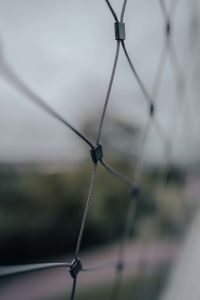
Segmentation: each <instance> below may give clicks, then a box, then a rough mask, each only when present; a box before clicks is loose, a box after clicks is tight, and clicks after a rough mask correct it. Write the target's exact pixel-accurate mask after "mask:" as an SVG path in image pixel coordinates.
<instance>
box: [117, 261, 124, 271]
mask: <svg viewBox="0 0 200 300" xmlns="http://www.w3.org/2000/svg"><path fill="white" fill-rule="evenodd" d="M123 269H124V262H123V261H121V260H120V261H118V263H117V265H116V270H117V272H122V271H123Z"/></svg>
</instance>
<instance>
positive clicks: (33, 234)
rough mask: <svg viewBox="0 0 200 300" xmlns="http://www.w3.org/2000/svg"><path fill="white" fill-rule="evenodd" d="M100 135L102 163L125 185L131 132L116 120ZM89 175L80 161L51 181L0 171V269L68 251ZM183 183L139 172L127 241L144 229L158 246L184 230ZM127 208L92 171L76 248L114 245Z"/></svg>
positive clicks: (104, 176) (134, 135)
mask: <svg viewBox="0 0 200 300" xmlns="http://www.w3.org/2000/svg"><path fill="white" fill-rule="evenodd" d="M93 125H94V121H91V122H89V123H87V124H85V127H84V131H85V132H89V131H90V133H91V135H92V130H93V128H94V126H93ZM106 128H107V129H106V130H104V144H103V146H104V150H105V151H104V154H105V157H106V161H108V162H109V163H110V164H111V165H112V166H113V167H114V168H115V169H117V170H120V172H122V173H124V174H126V175H127V176H130V177H131V174H132V169H133V167H134V160H132V162H131V163H130V159H128V158H130V157H129V154H130V150H131V147H132V146H133V145H136V144H137V143H136V142H137V141H138V137H139V130H138V128H136V127H134V126H131V125H127V124H125V123H123V122H122V121H120V122H119V121H116V120H112V122H111V121H110V123H109V124H107V127H106ZM118 128H121V129H120V131H119V130H118ZM114 130H116V132H114ZM113 139H114V141H115V142H114V143H113ZM127 140H128V141H129V142H128V144H125V141H127ZM130 140H132V142H130ZM120 141H121V143H120ZM111 145H112V146H111ZM131 145H132V146H131ZM112 147H113V148H112ZM117 147H118V148H117ZM112 149H114V150H113V151H110V150H112ZM125 149H127V152H126V151H125ZM122 150H123V151H122ZM109 151H110V152H109ZM121 152H123V153H124V155H123V156H122V155H121ZM113 153H114V154H113ZM91 173H92V164H91V162H88V161H86V160H85V161H83V162H82V163H80V164H79V165H76V166H74V168H73V169H70V168H69V170H68V171H66V172H61V171H58V172H54V173H48V172H44V171H41V170H40V171H39V170H37V169H36V168H34V167H32V168H31V167H30V166H29V167H28V166H27V167H24V168H22V167H20V168H18V167H15V166H14V165H13V166H12V165H10V166H3V165H2V166H0V236H1V239H0V262H1V263H19V262H31V261H40V260H43V259H44V258H48V257H51V256H55V255H63V254H66V253H67V252H70V251H73V250H74V248H75V245H76V240H77V236H78V233H79V228H80V224H81V218H82V215H83V211H84V207H85V202H86V199H87V193H88V187H89V182H90V177H91ZM169 174H170V176H169ZM183 181H184V173H183V172H180V171H179V170H178V169H177V168H175V169H170V173H169V170H164V169H161V168H157V169H155V168H154V169H148V170H145V171H144V172H143V175H142V177H141V182H142V191H143V192H142V193H141V194H140V197H139V201H138V203H137V212H136V221H135V226H134V231H133V233H132V234H133V237H135V238H136V237H137V238H140V237H142V236H144V235H145V233H144V232H145V230H146V229H148V230H147V232H148V236H150V234H149V232H151V233H152V234H151V235H152V236H154V237H157V238H158V237H160V236H162V237H167V236H168V237H169V236H174V235H177V234H180V232H181V231H182V230H183V225H184V205H183V203H182V200H181V199H182V197H181V191H182V187H183ZM164 182H165V183H164ZM166 183H167V185H166ZM129 200H130V194H129V190H128V189H127V187H126V186H124V184H123V183H121V182H120V181H119V180H118V179H116V178H114V177H113V176H111V175H110V174H109V173H108V172H106V171H105V170H104V169H103V168H102V166H101V165H99V168H98V173H97V182H96V185H95V192H94V201H92V203H91V206H92V208H91V209H90V210H89V215H88V218H87V223H86V229H85V231H84V235H83V243H82V247H83V248H84V247H86V245H87V246H92V245H93V246H94V245H97V244H102V243H105V242H112V241H113V240H114V239H119V238H120V236H121V234H122V232H123V226H124V221H125V217H126V212H127V208H128V203H129Z"/></svg>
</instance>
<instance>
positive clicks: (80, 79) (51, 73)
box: [0, 0, 199, 161]
mask: <svg viewBox="0 0 200 300" xmlns="http://www.w3.org/2000/svg"><path fill="white" fill-rule="evenodd" d="M121 2H122V1H119V0H117V1H116V0H115V1H114V0H113V1H112V3H113V6H114V7H115V8H116V10H117V11H118V12H119V10H120V6H121ZM166 2H167V3H169V1H166ZM191 2H192V1H191ZM188 7H189V5H188V1H187V0H182V1H179V5H178V6H177V11H176V18H175V19H176V21H175V22H174V26H175V32H174V40H175V41H176V49H177V53H178V55H179V59H180V62H181V64H183V65H184V67H185V66H186V67H187V64H188V62H189V63H190V62H191V57H190V56H189V55H188V51H190V47H189V46H188V41H189V40H188V18H189V15H190V10H189V9H188ZM125 22H126V34H127V41H126V43H127V47H128V50H129V53H130V56H131V57H132V59H133V62H134V64H135V66H136V68H137V70H138V72H139V74H140V76H141V78H142V79H143V81H144V83H145V84H146V86H147V88H148V90H149V91H151V90H152V84H153V80H154V76H155V73H156V69H157V66H158V61H159V55H160V52H161V47H162V42H163V30H164V29H163V19H162V14H161V11H160V7H159V5H158V1H155V0H148V1H146V0H134V1H133V0H132V1H129V2H128V7H127V13H126V16H125ZM0 34H1V38H2V44H3V47H2V48H3V53H4V55H5V57H6V59H7V61H8V62H9V64H10V65H11V66H12V67H13V69H14V70H15V71H16V72H17V73H18V75H19V76H20V77H21V78H22V79H23V80H24V81H25V82H26V83H27V84H28V85H29V86H30V87H31V88H32V89H33V90H34V91H35V92H36V93H37V94H38V95H40V96H41V97H42V98H43V99H44V100H45V101H46V102H47V103H49V104H50V105H51V106H53V107H54V108H55V109H56V110H57V111H58V112H60V113H61V114H62V115H63V116H65V118H66V119H68V120H69V121H70V122H71V123H72V124H73V125H74V126H75V127H77V128H80V127H81V124H82V122H84V121H85V120H87V118H88V116H89V114H91V113H92V112H96V111H98V110H100V109H101V107H102V105H103V102H104V98H105V93H106V88H107V84H108V80H109V76H110V72H111V68H112V63H113V57H114V52H115V40H114V36H113V19H112V17H111V14H110V12H109V11H108V9H107V6H106V4H105V1H103V0H102V1H100V0H84V1H82V0H78V1H67V0H57V1H53V0H34V1H33V0H29V1H27V0H16V1H12V0H4V1H3V0H0ZM122 54H123V53H122V52H121V55H120V60H119V65H118V69H117V74H116V81H115V83H114V86H113V92H112V95H111V99H110V104H109V109H108V113H112V115H114V116H115V115H117V116H119V117H120V118H124V119H125V120H128V121H129V122H132V123H133V124H139V125H140V126H141V127H142V128H143V126H144V124H145V121H146V120H147V110H148V108H147V103H146V101H145V99H144V97H143V95H142V93H141V91H140V88H139V87H138V84H137V82H136V81H135V79H134V78H133V76H132V74H131V72H130V70H129V67H128V65H127V62H126V60H125V58H124V55H122ZM191 89H192V84H191V86H190V87H189V89H188V90H189V92H188V94H189V95H191V91H190V90H191ZM192 96H193V98H194V100H192V101H193V103H194V105H195V101H196V100H195V97H196V96H195V93H194V92H193V94H192ZM176 98H177V94H176V89H175V84H174V75H173V72H172V68H171V65H170V64H169V61H168V63H167V64H166V68H165V74H164V76H163V81H162V85H161V88H160V91H159V95H158V103H159V104H158V108H157V113H158V118H159V121H160V122H161V124H162V126H163V127H164V128H165V130H166V131H167V132H168V133H169V134H170V135H171V133H170V132H171V130H172V131H173V128H171V127H172V126H171V125H172V121H171V119H174V116H175V114H177V112H178V109H177V104H176V103H177V99H176ZM0 103H1V109H0V136H1V142H0V161H32V160H44V159H45V160H46V159H53V160H55V159H56V160H62V159H65V160H67V159H70V158H72V157H73V158H78V157H79V156H80V152H81V153H83V152H84V151H86V150H87V147H81V144H82V142H80V141H79V140H78V138H77V137H76V136H74V134H73V133H71V132H70V131H69V130H68V129H67V128H65V127H63V125H62V124H59V123H58V122H57V121H55V120H53V119H51V117H49V116H47V115H46V114H45V113H44V112H42V111H40V109H38V107H36V106H34V105H33V104H32V103H31V102H29V99H27V98H26V97H24V96H23V95H22V94H21V93H19V91H17V90H15V89H14V88H13V86H12V85H10V84H9V83H8V82H6V81H5V80H4V79H3V78H2V76H1V69H0ZM194 113H195V110H194ZM173 114H174V116H173ZM196 118H197V120H198V115H196ZM192 119H194V118H192ZM195 122H196V120H195ZM192 123H193V122H191V123H190V124H188V132H189V133H188V134H186V132H185V129H184V128H183V126H182V125H181V126H180V128H182V130H179V134H178V135H177V139H176V146H175V148H174V149H175V158H176V159H177V158H178V159H180V160H184V161H185V160H187V161H189V160H190V159H193V158H194V157H195V158H198V156H199V154H198V151H197V150H198V145H199V139H198V129H195V130H196V132H195V130H194V124H192ZM97 124H98V119H97ZM192 126H193V127H192ZM198 127H199V126H198V123H195V128H198ZM183 133H184V135H183ZM183 137H184V139H183ZM186 138H187V139H186ZM186 144H189V145H190V151H189V152H188V148H186V147H185V145H186ZM145 158H146V159H147V160H151V159H153V160H155V161H156V160H157V159H158V160H162V159H163V147H162V143H161V142H160V139H159V137H158V136H157V135H156V134H155V132H154V131H152V132H151V134H150V137H149V139H148V141H147V147H146V150H145Z"/></svg>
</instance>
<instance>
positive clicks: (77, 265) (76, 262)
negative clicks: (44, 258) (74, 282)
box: [68, 258, 82, 278]
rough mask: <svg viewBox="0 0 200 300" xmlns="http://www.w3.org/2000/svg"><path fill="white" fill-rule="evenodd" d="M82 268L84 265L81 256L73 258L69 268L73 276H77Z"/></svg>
mask: <svg viewBox="0 0 200 300" xmlns="http://www.w3.org/2000/svg"><path fill="white" fill-rule="evenodd" d="M81 269H82V265H81V261H80V259H79V258H75V259H73V260H72V262H71V264H70V265H69V266H68V270H69V273H70V275H71V277H72V278H76V276H77V274H78V273H79V271H80V270H81Z"/></svg>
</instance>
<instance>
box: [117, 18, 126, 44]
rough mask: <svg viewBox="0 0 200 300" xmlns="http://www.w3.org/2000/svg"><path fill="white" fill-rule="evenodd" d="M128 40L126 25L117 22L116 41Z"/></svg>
mask: <svg viewBox="0 0 200 300" xmlns="http://www.w3.org/2000/svg"><path fill="white" fill-rule="evenodd" d="M125 38H126V32H125V23H123V22H115V39H116V40H117V41H123V40H125Z"/></svg>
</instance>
